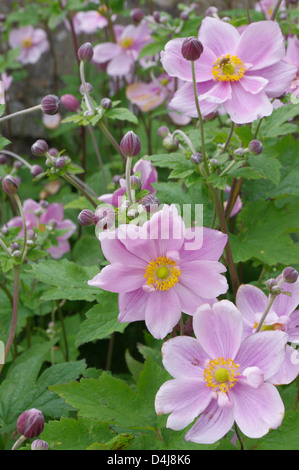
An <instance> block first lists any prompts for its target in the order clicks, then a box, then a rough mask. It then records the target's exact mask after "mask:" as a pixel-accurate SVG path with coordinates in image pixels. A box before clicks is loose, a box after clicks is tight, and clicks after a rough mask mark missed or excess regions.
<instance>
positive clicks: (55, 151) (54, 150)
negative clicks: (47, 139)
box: [48, 147, 59, 157]
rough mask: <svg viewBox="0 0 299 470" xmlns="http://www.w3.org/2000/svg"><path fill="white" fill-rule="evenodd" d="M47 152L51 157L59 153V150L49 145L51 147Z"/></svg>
mask: <svg viewBox="0 0 299 470" xmlns="http://www.w3.org/2000/svg"><path fill="white" fill-rule="evenodd" d="M48 154H49V155H50V156H51V157H56V156H57V155H58V154H59V152H58V150H57V149H56V148H54V147H51V148H50V149H49V152H48Z"/></svg>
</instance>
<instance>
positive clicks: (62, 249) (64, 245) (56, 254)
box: [47, 239, 71, 259]
mask: <svg viewBox="0 0 299 470" xmlns="http://www.w3.org/2000/svg"><path fill="white" fill-rule="evenodd" d="M57 241H58V246H52V247H51V248H48V249H47V251H48V252H49V253H50V255H51V256H52V258H56V259H58V258H61V257H62V255H64V254H65V253H68V252H69V251H70V249H71V247H70V244H69V242H68V241H67V240H58V239H57Z"/></svg>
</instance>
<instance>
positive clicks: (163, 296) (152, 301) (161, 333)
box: [145, 288, 181, 339]
mask: <svg viewBox="0 0 299 470" xmlns="http://www.w3.org/2000/svg"><path fill="white" fill-rule="evenodd" d="M180 318H181V303H180V301H179V298H178V295H177V294H176V292H175V290H174V289H172V288H171V289H169V291H156V292H151V293H150V294H149V299H148V302H147V305H146V310H145V323H146V326H147V328H148V330H149V332H150V333H151V334H152V335H153V337H154V338H156V339H162V338H165V336H166V335H167V334H168V333H171V331H172V330H173V328H174V327H175V325H176V324H177V323H178V322H179V320H180Z"/></svg>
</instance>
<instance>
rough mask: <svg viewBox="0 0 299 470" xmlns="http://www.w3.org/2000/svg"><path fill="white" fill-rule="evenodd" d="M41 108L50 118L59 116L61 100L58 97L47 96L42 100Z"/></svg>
mask: <svg viewBox="0 0 299 470" xmlns="http://www.w3.org/2000/svg"><path fill="white" fill-rule="evenodd" d="M41 108H42V111H43V113H45V114H50V116H52V115H54V114H57V113H58V111H59V109H60V99H59V98H58V96H56V95H47V96H45V97H44V98H43V99H42V102H41Z"/></svg>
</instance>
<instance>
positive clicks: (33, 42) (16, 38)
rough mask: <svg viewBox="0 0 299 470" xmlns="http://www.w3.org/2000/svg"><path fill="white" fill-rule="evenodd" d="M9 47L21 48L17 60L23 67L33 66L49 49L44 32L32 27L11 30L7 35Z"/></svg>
mask: <svg viewBox="0 0 299 470" xmlns="http://www.w3.org/2000/svg"><path fill="white" fill-rule="evenodd" d="M9 45H10V47H12V48H16V47H19V46H21V47H22V49H21V53H20V55H19V57H18V58H17V60H18V61H19V62H21V63H22V64H23V65H26V64H35V63H36V62H37V61H38V60H39V59H40V57H41V55H42V54H43V53H44V52H47V51H48V50H49V49H50V44H49V41H48V39H47V34H46V32H45V31H44V30H43V29H40V28H37V29H34V28H33V27H32V26H23V27H22V28H19V29H13V30H12V31H11V32H10V34H9Z"/></svg>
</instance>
